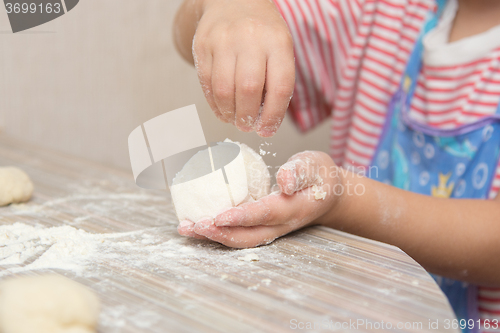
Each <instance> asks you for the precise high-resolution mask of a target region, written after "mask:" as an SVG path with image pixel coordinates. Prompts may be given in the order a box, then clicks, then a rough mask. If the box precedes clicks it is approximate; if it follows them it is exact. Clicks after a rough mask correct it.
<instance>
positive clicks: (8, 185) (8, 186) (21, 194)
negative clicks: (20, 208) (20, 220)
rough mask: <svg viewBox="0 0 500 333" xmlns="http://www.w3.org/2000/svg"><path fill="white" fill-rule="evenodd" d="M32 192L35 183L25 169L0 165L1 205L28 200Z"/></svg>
mask: <svg viewBox="0 0 500 333" xmlns="http://www.w3.org/2000/svg"><path fill="white" fill-rule="evenodd" d="M32 194H33V183H32V182H31V180H30V178H29V177H28V175H27V174H26V173H25V172H24V171H23V170H21V169H19V168H15V167H0V207H1V206H6V205H8V204H11V203H19V202H25V201H28V200H29V199H30V198H31V195H32Z"/></svg>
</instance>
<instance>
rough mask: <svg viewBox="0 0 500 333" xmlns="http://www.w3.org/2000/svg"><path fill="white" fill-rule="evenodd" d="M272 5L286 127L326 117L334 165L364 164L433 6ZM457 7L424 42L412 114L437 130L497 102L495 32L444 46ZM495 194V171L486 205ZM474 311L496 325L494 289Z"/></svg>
mask: <svg viewBox="0 0 500 333" xmlns="http://www.w3.org/2000/svg"><path fill="white" fill-rule="evenodd" d="M274 1H275V3H276V5H277V7H278V9H279V10H280V12H281V14H282V16H283V18H284V19H285V21H286V22H287V24H288V27H289V29H290V32H291V34H292V36H293V40H294V48H295V59H296V60H295V62H296V83H295V92H294V96H293V98H292V100H291V103H290V107H289V112H290V114H291V116H292V119H293V120H294V122H295V123H296V124H297V126H298V127H299V129H300V130H301V131H303V132H305V131H307V130H309V129H312V128H314V127H315V126H316V125H317V124H319V123H320V122H322V121H323V120H325V119H327V118H330V119H331V136H330V153H331V157H332V158H333V160H334V161H335V162H336V163H337V164H338V165H342V166H344V167H366V166H368V165H369V164H370V162H371V159H372V156H373V155H374V153H375V150H376V147H377V145H378V142H379V138H380V135H381V133H382V127H383V125H384V122H385V118H386V112H387V109H388V104H389V101H390V99H391V98H392V96H393V94H394V93H395V91H396V90H397V88H398V86H399V83H400V81H401V76H402V74H403V72H404V70H405V66H406V63H407V61H408V58H409V56H410V54H411V52H412V50H413V46H414V44H415V42H416V39H417V37H418V35H419V32H420V30H421V28H422V25H423V23H424V21H425V18H426V16H427V13H428V11H429V10H432V9H434V6H435V2H434V0H307V1H304V0H274ZM457 7H458V4H457V1H456V0H450V1H449V3H448V5H447V8H446V9H445V12H444V13H443V17H442V18H441V20H440V23H439V25H438V27H436V28H435V29H434V31H432V32H431V33H429V35H427V36H426V37H425V39H424V46H425V50H426V51H425V54H424V61H423V67H422V70H421V73H420V76H419V78H418V83H417V88H416V91H415V95H414V98H413V100H412V104H411V108H410V113H409V114H410V117H412V118H413V119H415V120H417V121H419V122H423V123H427V124H429V125H431V126H435V127H438V128H453V127H456V126H459V125H462V124H466V123H470V122H474V121H476V120H478V119H480V118H481V117H484V116H487V115H491V114H494V113H495V111H496V109H497V107H498V104H499V101H500V26H499V27H496V28H493V29H492V30H490V31H488V32H486V33H483V34H479V35H476V36H473V37H472V38H464V39H462V40H459V41H457V42H454V43H447V38H448V36H449V32H450V29H451V26H452V21H453V18H454V16H455V13H456V10H457ZM450 55H451V57H450ZM499 188H500V166H499V167H497V171H496V175H495V178H494V181H493V184H492V188H491V191H490V198H493V197H495V196H496V194H497V192H498V190H499ZM478 305H479V310H480V313H481V317H482V319H486V318H493V317H495V318H500V289H495V288H480V290H479V295H478Z"/></svg>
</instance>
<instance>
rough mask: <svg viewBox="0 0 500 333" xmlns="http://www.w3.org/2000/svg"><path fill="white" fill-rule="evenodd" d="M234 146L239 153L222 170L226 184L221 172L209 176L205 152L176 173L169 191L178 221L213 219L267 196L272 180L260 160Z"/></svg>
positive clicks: (244, 147)
mask: <svg viewBox="0 0 500 333" xmlns="http://www.w3.org/2000/svg"><path fill="white" fill-rule="evenodd" d="M224 142H232V141H231V140H229V139H226V140H225V141H224ZM234 143H235V144H237V145H238V146H239V147H240V153H239V154H238V156H237V157H236V158H235V159H234V160H232V161H231V162H229V163H228V164H227V165H226V166H224V171H225V174H226V177H227V179H228V182H229V184H226V182H225V180H224V175H223V172H222V170H221V169H218V170H215V171H213V172H212V170H211V167H210V166H209V165H208V162H207V160H208V159H209V158H208V156H209V154H208V150H203V151H200V152H198V153H197V154H195V155H194V156H193V157H192V158H191V159H190V160H189V161H188V162H187V163H186V164H185V165H184V167H183V168H182V169H181V171H179V172H178V173H177V175H176V176H175V178H174V179H173V181H172V186H171V188H170V191H171V194H172V201H173V203H174V207H175V210H176V213H177V217H178V219H179V221H184V220H190V221H192V222H199V221H201V220H203V219H207V218H214V217H215V216H217V215H218V214H220V213H222V212H223V211H225V210H227V209H229V208H231V207H233V206H235V205H236V206H237V205H239V204H241V203H245V202H249V201H255V200H258V199H260V198H262V197H264V196H266V195H268V194H269V192H270V186H271V176H270V174H269V170H268V169H267V165H266V163H264V160H263V159H262V157H261V156H260V155H259V154H257V153H256V152H255V151H253V150H252V149H251V148H250V147H248V146H247V145H245V144H243V143H239V142H234ZM207 168H209V169H208V170H207ZM196 175H204V176H201V177H194V176H196ZM193 178H194V179H193Z"/></svg>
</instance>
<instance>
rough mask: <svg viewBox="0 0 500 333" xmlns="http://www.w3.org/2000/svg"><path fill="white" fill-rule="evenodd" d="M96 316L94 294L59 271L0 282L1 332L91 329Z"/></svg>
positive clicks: (49, 332) (84, 332)
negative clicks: (54, 273)
mask: <svg viewBox="0 0 500 333" xmlns="http://www.w3.org/2000/svg"><path fill="white" fill-rule="evenodd" d="M98 316H99V299H98V298H97V296H96V295H95V294H94V293H93V292H92V291H91V290H90V289H88V288H87V287H85V286H83V285H81V284H79V283H77V282H74V281H72V280H70V279H67V278H65V277H62V276H60V275H42V276H35V277H31V276H30V277H21V278H14V279H9V280H6V281H3V282H2V283H0V332H2V333H93V332H95V329H96V326H97V319H98Z"/></svg>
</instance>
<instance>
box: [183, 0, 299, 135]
mask: <svg viewBox="0 0 500 333" xmlns="http://www.w3.org/2000/svg"><path fill="white" fill-rule="evenodd" d="M192 51H193V57H194V63H195V66H196V69H197V72H198V76H199V79H200V83H201V86H202V89H203V91H204V93H205V96H206V98H207V101H208V103H209V104H210V107H211V108H212V110H213V111H214V113H215V114H216V116H217V117H218V118H219V119H221V120H223V121H225V122H227V123H233V124H235V125H236V126H237V127H238V128H239V129H240V130H242V131H246V132H250V131H252V130H255V131H256V132H257V133H258V134H259V135H260V136H263V137H270V136H273V135H274V134H275V133H276V131H277V130H278V128H279V126H280V124H281V122H282V120H283V117H284V116H285V112H286V109H287V107H288V103H289V102H290V99H291V97H292V93H293V88H294V82H295V65H294V53H293V42H292V37H291V35H290V33H289V30H288V27H287V25H286V23H285V21H284V20H283V18H282V17H281V15H280V13H279V12H278V10H277V8H276V6H275V5H274V3H273V2H272V1H270V0H250V1H249V0H205V2H204V8H203V15H202V16H201V19H200V21H199V23H198V27H197V29H196V34H195V36H194V38H193V49H192ZM262 103H264V104H263V108H262V110H261V111H260V109H261V105H262Z"/></svg>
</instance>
